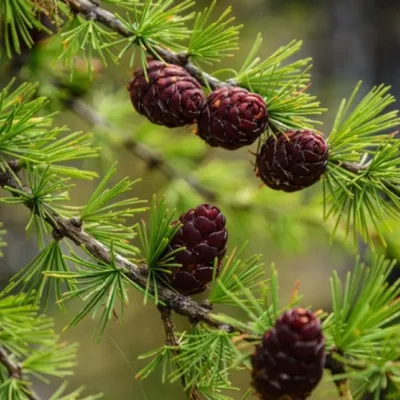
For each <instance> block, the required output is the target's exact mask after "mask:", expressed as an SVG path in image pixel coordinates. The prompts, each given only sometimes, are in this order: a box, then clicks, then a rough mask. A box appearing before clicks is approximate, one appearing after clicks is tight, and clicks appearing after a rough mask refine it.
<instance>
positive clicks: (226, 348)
mask: <svg viewBox="0 0 400 400" xmlns="http://www.w3.org/2000/svg"><path fill="white" fill-rule="evenodd" d="M235 335H236V334H230V333H227V332H225V331H223V330H215V329H210V328H208V327H202V326H196V327H195V328H194V331H193V333H191V334H186V335H185V336H184V338H183V340H182V341H181V345H180V347H179V354H178V355H177V356H176V357H175V358H174V362H176V363H177V364H178V365H179V368H178V369H176V370H175V371H174V372H172V373H171V375H170V380H171V382H175V381H176V380H178V379H181V378H182V377H184V379H185V389H188V388H190V387H193V386H201V387H204V388H212V387H215V386H217V387H220V386H221V383H223V384H224V385H226V386H228V387H231V383H230V382H229V379H228V375H229V374H228V369H229V367H230V366H231V365H232V364H233V363H234V361H235V360H236V359H237V358H241V357H242V354H241V353H240V351H239V350H238V349H237V347H236V346H235V344H234V342H233V341H232V339H233V338H234V337H235Z"/></svg>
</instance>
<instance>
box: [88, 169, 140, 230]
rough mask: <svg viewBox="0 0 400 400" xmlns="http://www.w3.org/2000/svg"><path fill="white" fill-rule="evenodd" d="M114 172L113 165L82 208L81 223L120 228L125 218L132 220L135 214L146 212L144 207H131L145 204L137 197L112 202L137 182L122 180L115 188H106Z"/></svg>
mask: <svg viewBox="0 0 400 400" xmlns="http://www.w3.org/2000/svg"><path fill="white" fill-rule="evenodd" d="M115 172H116V168H115V164H114V165H113V166H112V167H111V168H110V169H109V171H108V172H107V173H106V175H105V176H104V178H103V179H102V181H101V182H100V183H99V185H98V186H97V188H96V190H95V191H94V192H93V194H92V196H91V197H90V199H89V200H88V201H87V203H86V205H85V206H84V207H83V208H82V210H81V212H80V218H81V220H82V221H83V222H91V223H102V224H104V225H109V226H113V227H120V225H121V224H122V223H124V222H125V220H126V218H133V217H134V216H135V214H136V213H138V212H143V211H145V210H146V208H144V207H140V208H138V207H132V206H136V205H138V204H144V203H146V201H145V200H139V199H138V198H137V197H132V198H128V199H124V200H119V201H116V202H115V201H114V200H115V198H116V197H118V196H121V195H124V194H126V193H128V192H130V191H131V189H132V186H133V185H134V184H135V183H137V182H138V181H130V180H129V178H124V179H122V180H121V181H119V182H118V183H117V184H116V185H115V186H113V187H111V188H107V185H108V184H109V182H110V180H111V179H112V177H113V175H114V174H115Z"/></svg>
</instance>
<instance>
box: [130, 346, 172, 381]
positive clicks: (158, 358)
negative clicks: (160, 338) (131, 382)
mask: <svg viewBox="0 0 400 400" xmlns="http://www.w3.org/2000/svg"><path fill="white" fill-rule="evenodd" d="M148 358H150V359H151V361H150V362H149V363H148V364H147V365H146V366H145V367H144V368H142V369H141V370H140V371H139V372H138V373H137V374H136V376H135V377H136V379H141V380H144V379H147V378H148V377H149V376H150V375H151V374H152V373H153V372H155V371H156V370H157V369H158V368H161V381H162V383H165V382H166V381H167V378H168V376H169V374H170V373H172V371H174V363H173V362H172V360H173V358H174V348H173V347H171V346H162V347H160V348H158V349H155V350H152V351H150V352H148V353H146V354H142V355H140V356H139V357H138V359H139V360H146V359H148Z"/></svg>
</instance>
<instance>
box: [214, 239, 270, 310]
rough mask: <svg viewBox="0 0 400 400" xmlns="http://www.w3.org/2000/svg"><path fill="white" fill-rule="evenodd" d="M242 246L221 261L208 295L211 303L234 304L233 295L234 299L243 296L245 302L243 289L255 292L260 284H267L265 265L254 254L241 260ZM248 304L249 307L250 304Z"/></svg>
mask: <svg viewBox="0 0 400 400" xmlns="http://www.w3.org/2000/svg"><path fill="white" fill-rule="evenodd" d="M244 247H245V246H243V247H242V248H241V249H240V251H239V252H237V250H236V249H235V250H234V251H233V252H232V254H231V255H230V257H229V258H228V259H227V260H226V261H224V262H223V264H222V267H221V271H220V272H219V274H218V277H217V278H216V277H215V276H214V279H213V281H212V283H211V287H210V294H209V297H208V299H209V301H210V302H211V303H213V304H227V305H233V306H235V305H237V300H233V296H234V297H235V298H236V299H238V298H241V297H243V299H244V301H245V302H246V301H248V299H247V298H246V295H245V293H244V292H245V291H250V292H252V293H253V294H257V292H260V290H261V286H262V285H267V281H266V280H265V266H264V263H262V262H260V259H261V256H257V255H255V256H253V257H251V258H249V259H248V260H246V261H242V260H241V259H240V256H241V254H242V252H243V250H244ZM236 253H237V254H236ZM215 271H216V270H215ZM227 293H229V295H228V294H227ZM249 306H250V307H251V304H249Z"/></svg>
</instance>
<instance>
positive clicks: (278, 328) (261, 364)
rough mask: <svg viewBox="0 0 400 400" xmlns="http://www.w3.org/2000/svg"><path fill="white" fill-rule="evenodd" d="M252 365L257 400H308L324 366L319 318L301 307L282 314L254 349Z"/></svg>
mask: <svg viewBox="0 0 400 400" xmlns="http://www.w3.org/2000/svg"><path fill="white" fill-rule="evenodd" d="M252 365H253V372H252V378H253V380H252V385H253V387H254V388H255V390H256V391H257V394H258V395H259V398H260V399H261V400H304V399H306V398H308V397H309V396H310V394H311V392H312V391H313V390H314V389H315V387H316V386H317V385H318V383H319V381H320V380H321V377H322V374H323V370H324V365H325V338H324V335H323V334H322V329H321V323H320V321H319V319H318V318H317V317H316V316H315V315H314V314H313V313H312V312H311V311H308V310H304V309H302V308H295V309H292V310H289V311H287V312H285V313H284V314H282V315H281V316H280V317H279V318H278V320H277V321H276V323H275V325H274V327H273V328H272V329H270V330H269V331H267V332H266V333H265V335H264V338H263V340H262V342H261V344H260V345H258V346H257V347H256V350H255V352H254V354H253V356H252Z"/></svg>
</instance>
